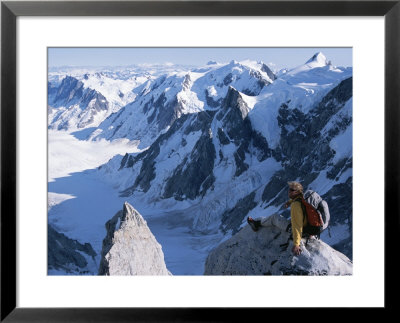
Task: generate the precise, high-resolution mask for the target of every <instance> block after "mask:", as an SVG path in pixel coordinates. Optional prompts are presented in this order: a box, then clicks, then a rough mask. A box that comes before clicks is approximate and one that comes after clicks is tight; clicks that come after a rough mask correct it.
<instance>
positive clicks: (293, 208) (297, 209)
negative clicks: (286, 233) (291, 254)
mask: <svg viewBox="0 0 400 323" xmlns="http://www.w3.org/2000/svg"><path fill="white" fill-rule="evenodd" d="M290 219H291V222H292V235H293V244H294V245H295V246H300V240H301V236H302V234H303V227H304V226H305V225H306V224H307V217H306V216H304V214H303V209H302V207H301V202H300V201H299V200H297V199H294V200H291V201H290Z"/></svg>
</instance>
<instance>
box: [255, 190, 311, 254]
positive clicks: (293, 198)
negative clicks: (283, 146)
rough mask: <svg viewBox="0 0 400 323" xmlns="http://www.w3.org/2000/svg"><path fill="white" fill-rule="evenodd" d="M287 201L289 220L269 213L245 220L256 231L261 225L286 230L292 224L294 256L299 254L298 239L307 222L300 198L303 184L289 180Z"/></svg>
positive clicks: (299, 239)
mask: <svg viewBox="0 0 400 323" xmlns="http://www.w3.org/2000/svg"><path fill="white" fill-rule="evenodd" d="M288 185H289V192H288V195H289V199H290V200H289V201H288V202H287V203H286V204H285V207H289V206H290V222H289V221H288V220H286V219H285V218H284V217H282V216H281V215H278V214H274V215H271V216H270V217H267V218H261V219H260V220H254V219H252V218H251V217H249V218H247V222H248V223H249V225H250V226H251V227H252V229H253V230H254V231H257V230H258V229H259V228H260V227H262V226H269V225H275V226H277V227H279V228H280V229H281V230H286V229H287V227H288V224H289V223H291V226H292V237H293V248H292V252H293V254H295V255H296V256H298V255H300V254H301V248H300V241H301V237H302V234H303V227H304V226H305V225H306V224H307V217H306V216H304V214H303V209H302V206H301V198H302V197H303V186H302V185H301V184H300V183H298V182H289V183H288Z"/></svg>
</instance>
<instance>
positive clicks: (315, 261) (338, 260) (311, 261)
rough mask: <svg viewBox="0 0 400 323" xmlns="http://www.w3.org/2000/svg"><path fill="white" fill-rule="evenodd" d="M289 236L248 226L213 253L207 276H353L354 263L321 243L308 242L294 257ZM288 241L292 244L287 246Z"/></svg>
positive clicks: (303, 240)
mask: <svg viewBox="0 0 400 323" xmlns="http://www.w3.org/2000/svg"><path fill="white" fill-rule="evenodd" d="M289 238H290V234H289V233H287V232H286V231H285V230H282V229H281V228H279V227H277V226H274V225H271V226H268V227H262V228H260V229H259V230H258V231H257V232H254V231H253V230H252V229H251V228H250V227H249V226H245V227H244V228H243V229H242V230H240V231H239V233H237V234H236V235H234V236H233V237H232V238H231V239H229V240H227V241H225V242H223V243H222V244H220V245H219V246H217V247H216V248H215V249H214V250H212V251H211V252H210V254H209V256H208V257H207V260H206V264H205V271H204V274H205V275H352V272H353V264H352V262H351V261H350V260H349V259H348V258H347V257H346V256H345V255H343V254H342V253H340V252H338V251H336V250H335V249H333V248H331V247H330V246H329V245H327V244H326V243H324V242H323V241H321V240H309V241H308V243H307V245H306V246H305V245H304V244H305V242H306V241H305V239H302V249H303V252H302V254H301V255H300V256H293V254H292V252H291V249H292V246H293V243H292V241H291V240H289ZM288 242H289V243H288Z"/></svg>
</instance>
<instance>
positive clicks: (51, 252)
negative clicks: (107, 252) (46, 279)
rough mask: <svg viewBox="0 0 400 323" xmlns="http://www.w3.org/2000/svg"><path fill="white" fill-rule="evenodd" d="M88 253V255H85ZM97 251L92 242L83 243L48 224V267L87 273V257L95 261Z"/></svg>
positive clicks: (68, 271) (75, 272)
mask: <svg viewBox="0 0 400 323" xmlns="http://www.w3.org/2000/svg"><path fill="white" fill-rule="evenodd" d="M84 254H86V257H85V256H84ZM96 255H97V254H96V252H95V251H94V250H93V248H92V246H91V245H90V243H85V244H81V243H79V242H78V241H77V240H73V239H70V238H68V237H67V236H66V235H64V234H62V233H60V232H58V231H56V230H55V229H54V228H53V227H52V226H50V225H49V226H48V268H49V269H55V270H63V271H65V272H66V273H73V274H86V273H87V268H86V267H87V265H88V262H87V259H86V258H89V259H90V258H91V259H92V260H93V261H95V257H96Z"/></svg>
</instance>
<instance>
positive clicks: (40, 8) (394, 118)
mask: <svg viewBox="0 0 400 323" xmlns="http://www.w3.org/2000/svg"><path fill="white" fill-rule="evenodd" d="M399 2H400V1H399V0H395V1H386V0H381V1H368V0H366V1H323V0H317V1H267V0H263V1H96V2H93V1H86V2H85V1H74V2H68V1H66V2H59V1H41V2H39V1H26V2H25V1H2V3H1V321H2V322H3V321H4V322H31V321H34V322H91V321H96V322H128V321H129V322H130V321H134V322H190V321H196V322H200V321H213V322H222V321H226V322H233V321H237V320H241V321H242V319H240V317H241V314H243V313H242V312H243V311H245V313H247V312H249V309H248V308H246V309H245V308H129V309H127V308H57V309H54V308H52V309H50V308H19V307H17V305H16V302H17V277H16V272H17V263H16V250H17V237H16V209H17V181H16V176H17V173H16V165H17V156H16V133H17V128H16V127H17V125H16V113H17V111H16V107H17V102H16V86H17V85H16V84H17V83H16V82H17V79H16V55H17V51H16V37H17V30H16V19H17V17H18V16H384V19H385V156H384V158H385V172H384V174H385V175H384V176H385V178H384V181H385V184H384V187H385V206H384V209H385V307H384V309H387V310H390V309H393V308H394V307H395V306H396V304H395V302H394V301H393V299H391V298H390V297H391V296H390V295H391V289H393V288H394V287H395V286H399V284H398V278H397V277H398V276H399V275H398V273H396V274H393V275H391V273H390V271H391V270H393V269H392V268H393V267H394V266H393V265H392V264H391V263H392V262H393V260H392V258H391V257H392V256H393V255H395V256H394V257H397V256H396V251H397V248H396V247H395V246H396V242H395V241H393V238H395V237H398V236H399V235H398V233H399V214H398V213H399V212H398V207H397V203H398V201H399V200H400V199H399V198H400V195H399V189H398V185H399V165H400V164H399V157H400V149H399V148H400V147H399V121H400V119H399V111H400V73H399V72H400V47H399V45H400V3H399ZM371 195H373V190H372V191H371ZM370 243H373V233H371V241H366V242H365V248H368V245H369V244H370ZM389 277H390V278H389ZM266 292H268V291H266ZM344 292H345V291H344ZM317 294H318V292H317ZM290 295H291V292H290V291H288V297H291V296H290ZM392 297H395V296H392ZM251 310H252V312H251V313H249V314H250V315H251V316H250V317H253V318H256V317H258V316H260V315H261V316H262V315H264V311H265V310H266V309H264V308H257V309H251ZM269 310H272V309H269ZM276 310H277V309H276ZM295 310H296V311H297V310H298V309H295ZM285 313H286V315H287V309H285ZM291 313H292V312H291ZM246 315H247V314H246ZM291 315H292V314H291ZM324 316H325V315H324ZM249 320H250V321H251V319H249ZM246 321H247V320H246Z"/></svg>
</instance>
